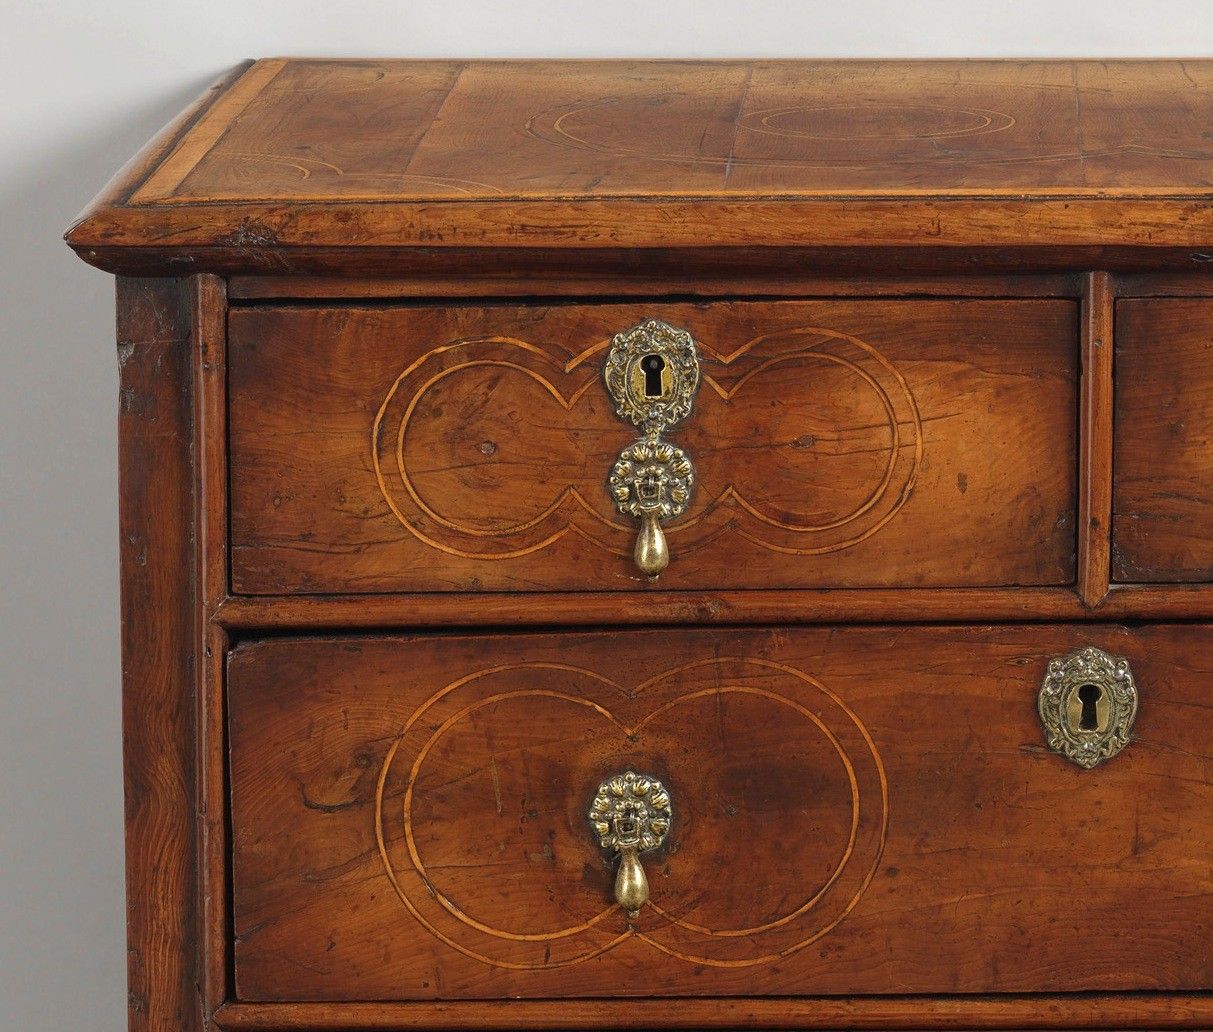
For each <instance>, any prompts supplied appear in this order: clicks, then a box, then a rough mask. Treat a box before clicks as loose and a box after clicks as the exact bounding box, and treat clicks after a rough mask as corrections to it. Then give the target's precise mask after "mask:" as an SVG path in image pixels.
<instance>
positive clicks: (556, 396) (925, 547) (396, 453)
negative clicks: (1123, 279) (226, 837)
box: [229, 300, 1077, 594]
mask: <svg viewBox="0 0 1213 1032" xmlns="http://www.w3.org/2000/svg"><path fill="white" fill-rule="evenodd" d="M650 317H658V318H660V319H662V320H664V321H666V322H668V323H670V324H672V325H674V326H676V327H680V328H683V329H686V330H688V331H689V332H690V333H691V334H692V335H693V337H694V338H695V340H696V341H697V343H698V351H699V360H700V367H701V372H702V377H701V382H700V384H699V388H698V392H697V395H696V397H695V400H694V407H693V409H692V411H691V413H690V415H689V416H687V417H686V418H684V419H682V420H681V421H680V422H679V423H678V424H677V425H676V426H674V427H673V428H671V429H670V431H669V432H668V433H667V435H666V437H667V439H668V440H669V441H670V442H672V443H673V444H675V445H677V446H678V447H679V448H681V449H683V451H684V452H685V453H686V455H687V456H689V458H690V460H691V462H692V463H693V465H694V486H693V491H692V493H691V496H690V499H689V502H688V503H687V504H686V508H685V511H684V512H682V513H681V514H680V515H678V516H677V517H676V518H672V519H669V520H668V521H666V522H665V524H664V526H665V532H666V537H667V539H668V546H669V552H670V554H671V562H670V565H669V567H668V569H666V570H665V572H664V573H663V574H662V575H661V578H660V581H659V583H660V584H661V586H662V587H666V588H708V589H716V588H753V587H889V586H917V587H952V586H1001V585H1050V584H1053V585H1055V584H1067V583H1072V581H1073V579H1074V569H1075V557H1074V544H1075V529H1074V512H1075V484H1076V479H1077V474H1076V445H1075V425H1076V375H1077V370H1076V361H1077V357H1076V356H1077V344H1076V342H1077V306H1076V305H1075V304H1074V303H1073V302H1070V301H1053V300H1030V301H1027V300H1025V301H979V300H963V301H828V302H825V301H823V302H770V303H759V302H748V303H741V302H736V303H724V302H722V303H714V304H703V305H690V304H667V303H652V304H646V305H631V304H630V305H581V304H577V305H561V306H552V307H536V306H499V307H484V306H469V307H459V306H455V307H452V306H437V307H435V306H424V305H419V306H415V307H408V306H397V305H392V306H387V307H362V308H359V307H352V308H344V307H342V308H338V307H322V306H306V305H300V306H285V307H265V308H262V307H256V308H243V309H236V310H234V311H233V312H232V313H231V316H230V324H229V341H230V359H229V375H230V434H231V438H230V439H231V531H232V580H233V587H234V589H235V590H236V591H237V592H239V593H249V594H265V593H268V594H273V593H289V592H318V593H319V592H386V591H414V590H416V591H477V590H510V591H531V590H543V589H564V590H633V589H636V588H639V587H644V586H646V585H647V584H650V583H652V582H651V581H648V580H647V579H646V578H645V577H644V576H643V575H642V574H641V573H640V572H639V571H638V569H637V567H636V565H635V563H634V561H633V558H632V553H633V546H634V542H635V541H636V537H637V530H638V526H639V523H638V521H637V519H635V518H633V516H631V515H621V514H620V513H619V512H618V511H617V510H616V506H615V502H614V500H613V498H612V496H611V495H610V493H608V476H609V474H610V473H611V471H612V468H613V466H614V464H615V462H616V459H617V458H618V457H619V455H620V453H621V451H622V450H623V449H625V448H626V447H628V446H629V445H630V444H632V443H633V442H634V441H636V439H637V431H636V429H635V428H634V427H633V426H632V425H631V424H630V423H628V422H626V421H625V420H623V419H621V418H620V417H619V416H618V414H617V413H616V411H615V406H614V404H613V403H612V401H611V398H610V396H609V395H608V393H607V389H606V387H605V385H604V379H603V366H604V362H605V360H606V355H607V350H608V348H609V346H610V344H611V339H612V336H613V335H614V334H616V333H619V332H620V331H624V330H627V329H628V328H630V327H632V326H635V325H637V324H638V323H640V322H641V321H642V320H645V319H648V318H650Z"/></svg>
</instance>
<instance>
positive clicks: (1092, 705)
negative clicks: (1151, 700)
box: [1036, 645, 1137, 770]
mask: <svg viewBox="0 0 1213 1032" xmlns="http://www.w3.org/2000/svg"><path fill="white" fill-rule="evenodd" d="M1036 706H1037V710H1038V711H1039V713H1040V722H1041V724H1042V725H1043V726H1044V729H1045V738H1046V739H1047V740H1048V743H1049V748H1050V749H1052V750H1053V751H1054V752H1057V753H1060V754H1061V755H1062V756H1064V757H1065V758H1066V759H1067V760H1069V761H1070V762H1072V763H1076V764H1078V766H1080V767H1082V768H1083V769H1085V770H1090V769H1091V768H1092V767H1094V766H1096V765H1097V764H1099V763H1102V762H1103V761H1104V760H1109V759H1111V758H1112V757H1113V756H1115V755H1116V754H1117V753H1118V752H1120V751H1121V749H1123V748H1124V747H1125V746H1126V745H1128V744H1129V735H1130V732H1131V731H1132V730H1133V721H1134V719H1135V718H1136V716H1137V685H1136V684H1134V682H1133V671H1132V670H1130V669H1129V661H1128V660H1127V659H1122V658H1121V657H1119V656H1110V655H1108V653H1106V652H1104V651H1103V650H1102V649H1097V648H1095V646H1093V645H1088V646H1086V647H1085V648H1081V649H1079V650H1078V651H1077V652H1071V653H1070V654H1069V655H1068V656H1058V657H1057V658H1055V659H1052V660H1050V661H1049V669H1048V671H1047V672H1046V673H1045V677H1044V681H1043V683H1042V684H1041V686H1040V695H1039V696H1038V697H1037V703H1036Z"/></svg>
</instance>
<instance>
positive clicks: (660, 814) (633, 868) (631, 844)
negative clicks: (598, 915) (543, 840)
mask: <svg viewBox="0 0 1213 1032" xmlns="http://www.w3.org/2000/svg"><path fill="white" fill-rule="evenodd" d="M673 816H674V814H673V810H672V809H671V806H670V795H669V793H668V792H667V791H666V790H665V788H663V787H662V784H661V782H660V781H658V780H657V779H656V778H651V777H648V776H647V775H644V774H637V773H636V772H635V771H631V770H629V771H627V772H626V773H624V774H615V775H614V776H612V777H609V778H607V779H606V781H604V782H603V783H602V784H601V785H599V786H598V794H597V795H596V796H594V801H593V803H591V804H590V824H591V826H592V827H593V829H594V831H595V833H596V834H597V836H598V842H599V845H601V846H602V848H603V849H610V850H612V851H613V852H614V853H616V854H617V855H618V857H619V870H618V872H617V873H616V875H615V902H617V903H618V904H619V905H620V906H621V907H623V909H624V911H625V912H626V913H627V915H628V917H636V915H637V914H639V913H640V909H641V907H643V906H644V905H645V903H647V902H648V899H649V880H648V878H647V877H646V876H645V873H644V867H643V866H641V863H640V856H639V854H641V853H644V852H647V851H648V850H650V849H656V848H657V847H658V846H660V845H661V843H662V842H664V841H665V836H666V832H668V831H669V830H670V821H671V820H673Z"/></svg>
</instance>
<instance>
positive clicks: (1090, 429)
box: [1078, 272, 1115, 606]
mask: <svg viewBox="0 0 1213 1032" xmlns="http://www.w3.org/2000/svg"><path fill="white" fill-rule="evenodd" d="M1114 305H1115V300H1114V297H1113V288H1112V277H1111V276H1109V275H1108V274H1107V273H1106V272H1093V273H1091V274H1090V275H1089V276H1088V277H1087V283H1086V290H1085V291H1084V295H1083V309H1082V344H1081V346H1082V378H1081V381H1080V385H1079V393H1080V397H1079V414H1078V441H1079V445H1078V447H1079V462H1078V467H1079V471H1078V482H1079V489H1078V593H1079V595H1081V596H1082V600H1083V601H1084V602H1085V603H1086V604H1087V605H1089V606H1094V605H1098V604H1099V602H1100V601H1101V600H1102V599H1103V597H1104V595H1106V594H1107V591H1108V582H1109V580H1110V578H1111V558H1110V551H1111V541H1112V351H1113V336H1112V321H1113V310H1114V308H1113V306H1114Z"/></svg>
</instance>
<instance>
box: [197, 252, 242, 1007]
mask: <svg viewBox="0 0 1213 1032" xmlns="http://www.w3.org/2000/svg"><path fill="white" fill-rule="evenodd" d="M190 302H191V313H190V314H191V332H190V348H189V350H190V360H191V363H192V375H193V392H194V395H193V396H194V399H195V404H194V421H193V433H194V439H193V449H194V451H193V455H194V467H195V468H194V491H195V504H194V542H195V550H196V553H197V563H196V572H195V603H194V619H195V628H196V630H195V633H196V634H197V639H196V640H197V641H198V642H200V643H201V646H200V647H199V648H197V649H196V650H195V656H194V660H195V662H194V678H195V684H196V685H197V692H198V723H197V732H196V739H197V755H198V760H197V762H198V771H199V793H198V813H199V835H200V841H199V853H200V863H199V865H198V899H199V918H200V920H201V922H202V927H203V928H205V929H206V932H207V934H206V935H205V936H204V937H203V939H202V943H201V944H200V949H199V962H200V969H201V971H200V977H199V991H200V992H201V994H202V997H203V1000H204V1001H205V1004H206V1008H207V1010H208V1011H209V1010H213V1009H214V1008H216V1007H218V1006H220V1005H221V1004H222V1003H223V1002H224V1001H225V1000H227V999H228V998H229V997H230V995H231V990H232V987H231V980H230V977H229V976H230V972H231V949H230V945H229V944H230V942H231V930H230V927H229V921H228V906H227V901H228V884H227V868H228V863H227V857H228V849H229V844H228V836H227V806H226V801H227V800H226V796H227V789H226V781H225V777H224V768H223V765H222V764H220V763H215V762H214V761H213V757H215V756H220V755H222V753H223V750H224V747H225V741H226V731H225V728H224V684H223V671H224V665H225V662H226V658H227V652H228V646H229V644H230V639H229V636H228V634H227V632H226V630H225V629H224V628H223V626H222V625H220V624H217V623H214V622H213V621H212V620H211V619H210V615H211V613H212V612H214V610H215V609H216V607H217V606H218V604H219V602H220V601H221V600H222V599H223V598H224V597H225V596H226V593H227V586H228V585H227V581H228V576H227V568H228V554H227V526H228V514H227V475H226V474H227V455H226V442H227V426H226V423H227V390H226V381H227V297H226V293H225V289H224V283H223V281H222V280H220V279H219V278H217V277H215V276H210V275H205V274H204V275H201V276H195V277H193V278H192V279H191V280H190Z"/></svg>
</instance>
